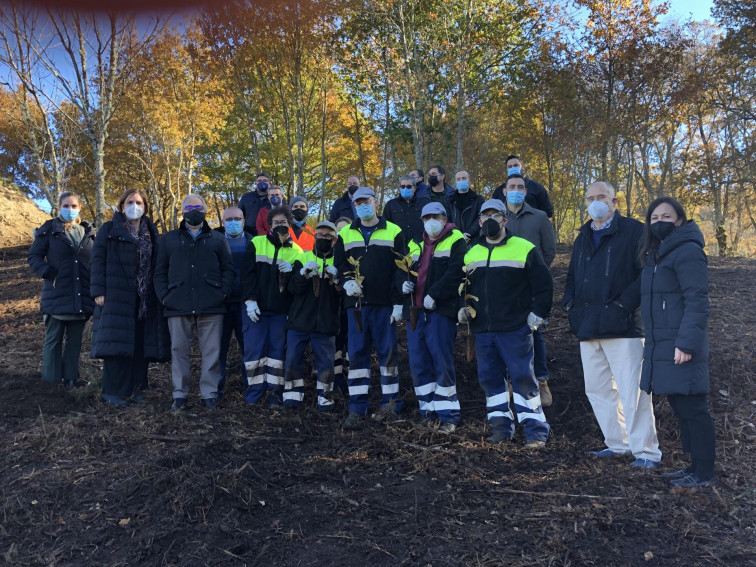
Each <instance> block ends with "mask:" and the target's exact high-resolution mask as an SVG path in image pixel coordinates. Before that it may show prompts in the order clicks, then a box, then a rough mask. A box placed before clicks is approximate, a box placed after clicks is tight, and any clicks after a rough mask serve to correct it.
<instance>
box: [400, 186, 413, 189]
mask: <svg viewBox="0 0 756 567" xmlns="http://www.w3.org/2000/svg"><path fill="white" fill-rule="evenodd" d="M399 187H400V188H401V189H412V188H413V187H414V185H400V186H399Z"/></svg>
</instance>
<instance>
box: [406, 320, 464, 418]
mask: <svg viewBox="0 0 756 567" xmlns="http://www.w3.org/2000/svg"><path fill="white" fill-rule="evenodd" d="M456 335H457V322H456V321H455V320H454V319H451V318H449V317H447V316H446V315H441V314H439V313H435V312H433V311H425V310H421V311H420V312H419V313H418V317H417V327H416V328H415V330H414V331H413V330H412V328H411V326H410V325H407V350H408V351H409V363H410V371H411V372H412V383H413V385H414V386H415V396H416V397H417V401H418V403H419V405H420V413H421V414H422V415H423V416H424V417H430V416H431V415H432V414H434V413H435V414H436V415H437V416H438V418H439V419H440V420H441V421H443V422H449V423H455V424H456V423H459V420H460V417H461V415H460V411H459V399H458V398H457V377H456V374H455V373H454V338H455V337H456Z"/></svg>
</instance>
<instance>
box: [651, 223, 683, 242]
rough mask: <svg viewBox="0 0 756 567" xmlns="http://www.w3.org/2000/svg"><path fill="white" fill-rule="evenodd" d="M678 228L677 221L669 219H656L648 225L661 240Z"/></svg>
mask: <svg viewBox="0 0 756 567" xmlns="http://www.w3.org/2000/svg"><path fill="white" fill-rule="evenodd" d="M676 228H677V227H676V226H675V223H673V222H669V221H656V222H655V223H654V224H652V225H651V226H649V227H648V229H649V230H650V231H651V234H653V235H654V236H655V237H656V238H658V239H659V240H664V239H665V238H667V237H668V236H669V235H670V234H672V231H673V230H675V229H676Z"/></svg>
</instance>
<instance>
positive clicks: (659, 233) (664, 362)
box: [641, 197, 715, 488]
mask: <svg viewBox="0 0 756 567" xmlns="http://www.w3.org/2000/svg"><path fill="white" fill-rule="evenodd" d="M703 248H704V240H703V235H702V234H701V231H700V229H699V228H698V225H696V223H695V222H693V221H688V220H687V218H686V215H685V211H684V210H683V208H682V206H681V205H680V203H678V202H677V201H676V200H674V199H672V198H670V197H660V198H659V199H656V200H655V201H654V202H653V203H651V206H650V207H649V208H648V213H647V214H646V226H645V229H644V239H643V246H642V247H641V258H642V262H643V272H642V274H641V315H642V316H643V323H644V325H645V328H646V343H645V348H644V351H643V371H642V375H641V388H642V389H643V390H644V391H646V392H648V393H649V394H650V393H651V392H652V391H653V393H654V394H666V396H667V400H668V401H669V405H670V406H672V410H673V411H674V412H675V416H676V417H677V420H678V422H679V424H680V438H681V440H682V447H683V451H684V452H686V453H690V460H691V463H690V466H688V467H687V468H685V469H683V470H680V471H676V472H672V473H666V474H663V475H662V476H665V477H668V478H672V479H673V480H672V484H673V485H674V486H682V487H686V488H691V487H694V486H706V485H708V484H711V483H712V482H714V444H715V440H714V423H713V422H712V419H711V416H710V415H709V410H708V407H707V405H706V396H707V394H708V393H709V336H708V333H707V330H706V324H707V321H708V318H709V293H708V284H707V270H708V264H707V260H706V254H705V253H704V250H703Z"/></svg>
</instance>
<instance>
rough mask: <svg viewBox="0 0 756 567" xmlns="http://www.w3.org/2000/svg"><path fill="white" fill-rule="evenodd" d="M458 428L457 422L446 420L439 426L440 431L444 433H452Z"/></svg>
mask: <svg viewBox="0 0 756 567" xmlns="http://www.w3.org/2000/svg"><path fill="white" fill-rule="evenodd" d="M456 430H457V424H456V423H451V422H448V421H446V422H444V423H442V424H441V426H440V427H439V428H438V432H439V433H443V434H444V435H450V434H451V433H454V432H455V431H456Z"/></svg>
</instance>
